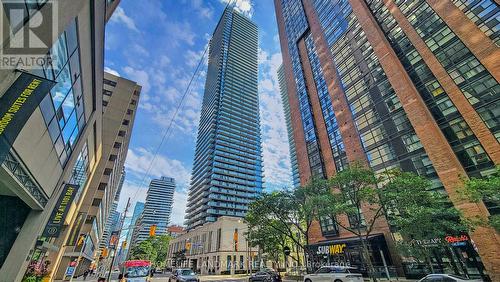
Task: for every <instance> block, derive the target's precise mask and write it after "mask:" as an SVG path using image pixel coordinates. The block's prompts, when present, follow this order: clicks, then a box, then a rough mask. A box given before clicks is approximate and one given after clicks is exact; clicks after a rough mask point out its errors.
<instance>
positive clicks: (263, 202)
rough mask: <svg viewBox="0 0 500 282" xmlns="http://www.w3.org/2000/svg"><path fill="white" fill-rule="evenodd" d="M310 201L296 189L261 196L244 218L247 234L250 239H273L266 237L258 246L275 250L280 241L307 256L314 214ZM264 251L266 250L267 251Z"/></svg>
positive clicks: (251, 205)
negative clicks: (270, 236) (269, 235)
mask: <svg viewBox="0 0 500 282" xmlns="http://www.w3.org/2000/svg"><path fill="white" fill-rule="evenodd" d="M311 206H312V205H311V203H310V200H309V199H308V198H307V197H305V194H303V192H302V191H301V190H300V188H298V189H294V190H285V191H279V192H273V193H270V194H263V195H262V196H261V197H260V198H259V199H257V200H256V201H254V202H253V203H252V204H250V207H249V211H248V212H247V215H246V218H245V220H246V222H247V223H248V228H249V230H250V238H254V237H256V236H253V235H252V233H253V234H259V233H264V234H271V233H272V232H274V233H275V234H276V235H275V236H276V237H275V238H269V237H267V238H266V240H265V241H264V242H260V243H261V244H263V245H264V244H266V243H267V245H270V246H273V247H272V248H276V246H277V245H276V242H280V241H283V239H284V238H286V241H287V242H290V243H291V244H295V245H296V246H297V247H299V248H300V249H302V250H303V251H304V252H307V248H306V245H307V244H308V243H309V229H310V227H311V224H312V222H313V219H314V216H313V215H312V213H313V212H314V210H313V209H311ZM266 248H267V247H266Z"/></svg>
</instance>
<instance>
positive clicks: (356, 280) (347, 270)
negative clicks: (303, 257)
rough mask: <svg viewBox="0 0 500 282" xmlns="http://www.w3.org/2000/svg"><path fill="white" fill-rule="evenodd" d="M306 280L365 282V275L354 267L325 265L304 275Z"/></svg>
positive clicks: (307, 281) (314, 281)
mask: <svg viewBox="0 0 500 282" xmlns="http://www.w3.org/2000/svg"><path fill="white" fill-rule="evenodd" d="M304 282H363V275H361V273H356V269H355V268H352V267H340V266H323V267H321V268H320V269H318V270H317V271H316V272H315V273H312V274H308V275H305V276H304Z"/></svg>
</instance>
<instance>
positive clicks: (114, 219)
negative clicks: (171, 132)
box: [99, 202, 121, 249]
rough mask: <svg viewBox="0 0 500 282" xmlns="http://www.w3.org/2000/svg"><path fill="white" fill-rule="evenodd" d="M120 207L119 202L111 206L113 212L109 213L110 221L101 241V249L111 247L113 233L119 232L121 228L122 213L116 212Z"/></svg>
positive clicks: (107, 221) (107, 222)
mask: <svg viewBox="0 0 500 282" xmlns="http://www.w3.org/2000/svg"><path fill="white" fill-rule="evenodd" d="M117 207H118V202H114V203H113V205H112V206H111V211H110V213H109V216H108V219H107V220H106V224H105V225H104V226H106V227H105V228H104V232H103V233H102V237H101V240H100V241H99V248H101V249H102V248H107V247H108V245H109V240H110V239H111V232H113V231H117V230H118V229H119V228H120V220H121V218H120V215H121V214H120V213H119V212H117V211H116V208H117Z"/></svg>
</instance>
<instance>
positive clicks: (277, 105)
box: [258, 50, 291, 189]
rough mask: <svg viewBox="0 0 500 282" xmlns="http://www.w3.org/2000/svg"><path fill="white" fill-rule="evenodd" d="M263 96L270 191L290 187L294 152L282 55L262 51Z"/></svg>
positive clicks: (263, 132) (267, 179)
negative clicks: (280, 71) (281, 77)
mask: <svg viewBox="0 0 500 282" xmlns="http://www.w3.org/2000/svg"><path fill="white" fill-rule="evenodd" d="M258 59H259V71H260V79H259V94H260V116H261V128H262V152H263V156H264V178H265V182H266V185H267V188H271V189H276V188H283V187H286V186H288V187H290V185H291V170H290V152H289V147H288V145H285V146H283V144H288V135H287V131H286V124H285V116H284V113H283V105H282V101H281V96H280V92H279V87H278V76H277V70H278V67H279V66H280V64H281V54H280V53H279V52H278V53H274V54H272V55H269V53H268V52H266V51H264V50H259V54H258Z"/></svg>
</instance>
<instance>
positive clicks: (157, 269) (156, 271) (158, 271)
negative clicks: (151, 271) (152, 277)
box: [155, 267, 163, 274]
mask: <svg viewBox="0 0 500 282" xmlns="http://www.w3.org/2000/svg"><path fill="white" fill-rule="evenodd" d="M155 273H157V274H162V273H163V269H162V268H160V267H157V268H156V269H155Z"/></svg>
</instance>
